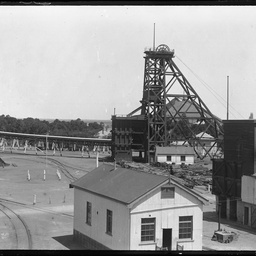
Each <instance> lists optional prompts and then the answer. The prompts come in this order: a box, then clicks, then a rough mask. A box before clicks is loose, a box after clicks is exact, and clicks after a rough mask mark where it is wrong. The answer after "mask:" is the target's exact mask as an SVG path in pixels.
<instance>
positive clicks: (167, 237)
mask: <svg viewBox="0 0 256 256" xmlns="http://www.w3.org/2000/svg"><path fill="white" fill-rule="evenodd" d="M166 247H167V248H168V251H170V250H171V249H172V229H171V228H167V229H166V228H164V229H163V248H166Z"/></svg>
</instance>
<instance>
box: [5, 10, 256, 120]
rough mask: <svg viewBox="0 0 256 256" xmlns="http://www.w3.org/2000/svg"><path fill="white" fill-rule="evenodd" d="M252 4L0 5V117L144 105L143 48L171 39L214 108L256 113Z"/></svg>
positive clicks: (93, 112)
mask: <svg viewBox="0 0 256 256" xmlns="http://www.w3.org/2000/svg"><path fill="white" fill-rule="evenodd" d="M255 14H256V7H254V6H121V5H120V6H0V35H1V38H0V88H1V97H0V115H10V116H12V117H15V118H27V117H32V118H42V119H77V118H80V119H100V120H110V119H111V116H112V115H113V114H114V111H115V114H117V115H127V114H128V113H130V112H132V111H133V110H134V109H136V108H137V107H139V106H140V105H141V103H140V100H141V99H142V91H143V76H144V64H145V63H144V62H145V60H144V56H145V54H144V50H145V48H146V47H152V46H153V28H154V23H155V44H156V46H158V45H160V44H166V45H168V46H169V47H170V48H171V49H174V50H175V58H174V62H175V63H176V65H177V66H178V67H179V69H180V70H181V72H182V73H183V74H184V76H185V77H186V78H187V80H188V81H189V82H190V84H191V86H192V87H193V88H194V89H195V91H196V92H197V94H198V95H199V96H200V98H201V99H202V100H203V102H204V103H205V104H206V105H207V107H208V108H209V109H210V111H211V112H212V113H213V114H214V115H216V116H218V117H219V118H221V119H226V117H227V105H226V104H227V103H226V99H227V77H229V103H230V107H229V109H230V113H229V119H248V118H249V115H250V113H253V114H254V116H256V72H255V70H256V15H255Z"/></svg>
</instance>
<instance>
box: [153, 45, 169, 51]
mask: <svg viewBox="0 0 256 256" xmlns="http://www.w3.org/2000/svg"><path fill="white" fill-rule="evenodd" d="M156 51H158V52H169V51H170V48H169V47H168V46H167V45H166V44H160V45H158V46H157V48H156Z"/></svg>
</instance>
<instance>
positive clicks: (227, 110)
mask: <svg viewBox="0 0 256 256" xmlns="http://www.w3.org/2000/svg"><path fill="white" fill-rule="evenodd" d="M228 118H229V76H227V120H228Z"/></svg>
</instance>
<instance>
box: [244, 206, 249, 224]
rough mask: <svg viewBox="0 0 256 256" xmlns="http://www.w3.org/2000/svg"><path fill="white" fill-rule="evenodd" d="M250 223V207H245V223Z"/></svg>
mask: <svg viewBox="0 0 256 256" xmlns="http://www.w3.org/2000/svg"><path fill="white" fill-rule="evenodd" d="M248 224H249V207H246V206H245V207H244V225H248Z"/></svg>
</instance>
